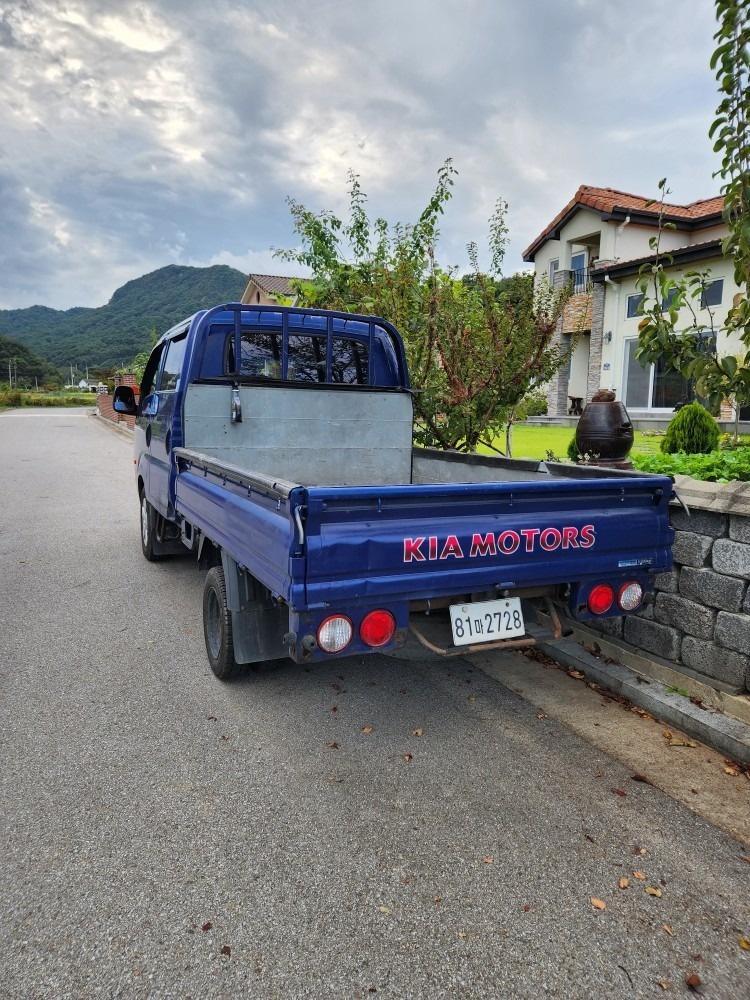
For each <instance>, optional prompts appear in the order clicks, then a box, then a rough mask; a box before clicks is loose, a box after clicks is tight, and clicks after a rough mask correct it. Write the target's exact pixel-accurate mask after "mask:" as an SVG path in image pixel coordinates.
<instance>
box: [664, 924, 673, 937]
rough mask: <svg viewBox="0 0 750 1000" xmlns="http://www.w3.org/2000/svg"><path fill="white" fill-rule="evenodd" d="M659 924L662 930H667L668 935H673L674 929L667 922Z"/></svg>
mask: <svg viewBox="0 0 750 1000" xmlns="http://www.w3.org/2000/svg"><path fill="white" fill-rule="evenodd" d="M661 926H662V930H665V931H666V932H667V934H669V936H670V937H674V931H673V930H672V928H671V927H670V926H669V924H662V925H661Z"/></svg>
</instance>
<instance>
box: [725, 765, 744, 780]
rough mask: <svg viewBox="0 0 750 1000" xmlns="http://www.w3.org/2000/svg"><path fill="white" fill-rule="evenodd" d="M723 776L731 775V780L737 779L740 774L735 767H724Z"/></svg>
mask: <svg viewBox="0 0 750 1000" xmlns="http://www.w3.org/2000/svg"><path fill="white" fill-rule="evenodd" d="M724 774H731V775H732V777H733V778H739V776H740V772H739V771H738V770H737V768H736V767H725V768H724Z"/></svg>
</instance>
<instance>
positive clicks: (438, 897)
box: [433, 893, 443, 903]
mask: <svg viewBox="0 0 750 1000" xmlns="http://www.w3.org/2000/svg"><path fill="white" fill-rule="evenodd" d="M433 899H434V900H435V902H436V903H442V901H443V897H442V896H441V895H440V893H438V894H437V896H434V897H433Z"/></svg>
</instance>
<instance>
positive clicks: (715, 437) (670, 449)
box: [661, 402, 721, 455]
mask: <svg viewBox="0 0 750 1000" xmlns="http://www.w3.org/2000/svg"><path fill="white" fill-rule="evenodd" d="M720 435H721V430H720V428H719V425H718V424H717V423H716V421H715V420H714V418H713V417H712V416H711V414H710V413H709V412H708V410H706V409H705V408H704V407H703V406H701V404H700V403H698V402H693V403H688V404H687V406H683V407H682V409H681V410H678V411H677V413H676V414H675V415H674V416H673V417H672V419H671V420H670V421H669V426H668V427H667V433H666V434H665V435H664V440H663V441H662V443H661V450H662V451H663V452H664V454H665V455H674V454H675V452H678V451H682V452H685V454H687V455H707V454H708V453H709V452H711V451H713V450H714V449H715V448H717V447H718V444H719V437H720Z"/></svg>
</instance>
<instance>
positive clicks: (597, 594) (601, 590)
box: [588, 583, 615, 615]
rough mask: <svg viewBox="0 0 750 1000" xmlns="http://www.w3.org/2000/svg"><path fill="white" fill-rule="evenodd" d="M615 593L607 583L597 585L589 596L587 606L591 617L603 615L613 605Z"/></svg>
mask: <svg viewBox="0 0 750 1000" xmlns="http://www.w3.org/2000/svg"><path fill="white" fill-rule="evenodd" d="M614 600H615V592H614V590H613V589H612V588H611V587H610V585H609V584H608V583H597V585H596V586H595V587H594V588H593V590H592V591H591V593H590V594H589V599H588V606H589V611H590V612H591V614H592V615H605V614H606V613H607V612H608V611H609V609H610V608H611V607H612V605H613V604H614Z"/></svg>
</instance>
